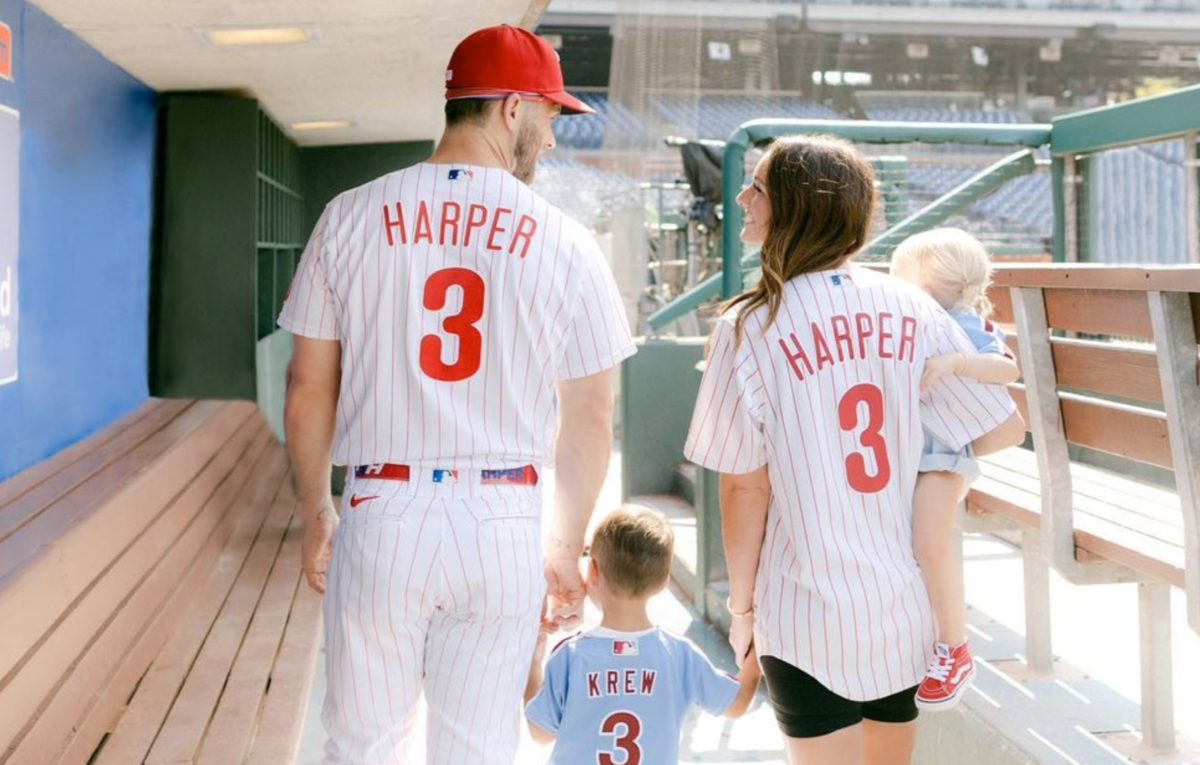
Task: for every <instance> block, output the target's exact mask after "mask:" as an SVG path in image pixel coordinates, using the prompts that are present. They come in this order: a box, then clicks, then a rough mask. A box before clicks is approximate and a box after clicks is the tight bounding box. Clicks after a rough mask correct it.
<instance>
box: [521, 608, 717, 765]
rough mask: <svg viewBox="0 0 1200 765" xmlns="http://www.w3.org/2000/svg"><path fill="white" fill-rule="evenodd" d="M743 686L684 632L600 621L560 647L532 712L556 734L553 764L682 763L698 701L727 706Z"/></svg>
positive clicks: (702, 705) (537, 722)
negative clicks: (686, 729)
mask: <svg viewBox="0 0 1200 765" xmlns="http://www.w3.org/2000/svg"><path fill="white" fill-rule="evenodd" d="M737 690H738V684H737V681H736V680H734V679H733V678H732V677H730V676H729V675H726V674H725V673H723V672H720V671H719V670H717V669H716V668H714V667H713V666H712V664H711V663H710V662H709V661H708V659H707V658H705V656H704V655H703V654H702V653H701V652H700V650H699V649H698V648H696V646H695V645H694V644H692V643H691V642H690V641H688V640H686V639H684V638H680V637H677V636H675V635H672V634H670V633H668V632H665V631H663V630H661V629H657V628H654V629H650V630H646V631H644V632H617V631H613V630H606V629H602V628H597V629H595V630H592V631H590V632H586V633H584V634H582V635H578V636H575V637H573V638H570V639H568V640H567V641H565V642H564V643H563V644H561V645H560V646H559V647H558V648H557V649H555V652H554V653H553V654H552V655H551V657H550V660H549V662H548V664H547V667H546V679H545V684H544V685H543V687H542V690H541V691H540V692H539V693H538V695H537V696H536V697H535V698H534V699H533V700H532V701H531V702H530V705H529V708H528V709H527V711H526V714H527V716H528V717H529V719H530V721H531V722H532V723H534V724H535V725H539V726H540V727H542V728H544V729H546V730H548V731H550V732H551V733H554V734H555V736H556V741H555V745H554V753H553V754H552V755H551V759H550V762H551V764H552V765H578V764H579V763H595V762H600V763H612V764H613V765H616V764H619V763H639V762H640V763H674V762H677V761H678V753H679V736H680V731H681V730H682V727H683V722H684V718H685V717H686V715H687V713H688V711H689V710H690V709H691V707H692V706H693V705H696V706H699V707H700V708H702V709H705V710H706V711H708V712H710V713H712V714H721V713H722V712H724V711H725V710H726V709H728V708H729V705H730V704H731V703H732V702H733V699H734V697H735V696H736V694H737Z"/></svg>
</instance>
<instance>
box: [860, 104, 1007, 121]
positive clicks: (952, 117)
mask: <svg viewBox="0 0 1200 765" xmlns="http://www.w3.org/2000/svg"><path fill="white" fill-rule="evenodd" d="M867 116H868V117H869V118H870V119H873V120H879V121H882V122H976V123H982V124H985V125H1011V124H1016V123H1019V122H1021V119H1020V117H1019V116H1018V115H1017V114H1016V112H1009V111H985V110H982V109H929V108H888V109H868V110H867Z"/></svg>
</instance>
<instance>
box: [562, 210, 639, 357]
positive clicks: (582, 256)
mask: <svg viewBox="0 0 1200 765" xmlns="http://www.w3.org/2000/svg"><path fill="white" fill-rule="evenodd" d="M579 233H580V237H581V239H582V240H583V241H581V242H580V243H579V244H578V245H577V247H578V250H579V251H578V253H577V257H578V261H577V262H576V264H575V266H574V268H575V269H577V270H578V271H579V277H578V281H579V299H578V300H577V301H576V305H575V306H572V307H571V308H573V309H574V316H573V317H572V319H571V323H570V325H569V326H568V327H567V333H566V338H565V341H564V343H563V346H562V354H561V357H560V360H559V364H558V379H560V380H572V379H575V378H578V377H587V376H588V375H594V374H596V373H597V372H603V371H604V370H605V369H611V368H612V367H614V366H616V365H617V364H619V363H621V361H623V360H624V359H627V358H629V357H630V356H632V355H633V354H634V351H635V350H636V349H635V347H634V344H633V336H632V334H631V333H630V331H629V319H628V318H627V317H626V315H625V306H624V304H623V303H622V301H621V293H620V291H619V290H618V289H617V282H616V279H614V278H613V275H612V271H611V270H610V269H609V267H608V263H607V262H606V261H605V260H604V254H603V253H602V252H600V248H599V247H597V246H596V243H595V241H593V240H592V238H591V234H589V233H587V232H586V231H580V232H579ZM572 278H574V277H572Z"/></svg>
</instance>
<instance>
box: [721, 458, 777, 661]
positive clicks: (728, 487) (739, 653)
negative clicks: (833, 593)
mask: <svg viewBox="0 0 1200 765" xmlns="http://www.w3.org/2000/svg"><path fill="white" fill-rule="evenodd" d="M720 495H721V530H722V532H723V533H724V537H725V563H726V565H727V566H728V568H729V608H730V611H731V613H733V614H734V617H733V627H732V628H731V629H730V631H729V641H730V643H732V644H733V649H734V653H735V658H736V659H737V664H738V666H739V667H741V666H742V662H743V661H744V660H745V659H746V657H747V655H748V654H749V652H750V643H751V640H752V638H753V630H752V629H751V628H752V627H753V624H754V619H753V611H754V579H755V577H756V576H757V575H758V559H759V556H760V554H761V553H762V544H763V537H765V536H766V533H767V504H768V503H769V502H770V499H771V482H770V479H769V478H768V476H767V468H766V466H763V467H761V468H759V469H758V470H754V471H751V472H749V473H736V474H735V473H721V485H720Z"/></svg>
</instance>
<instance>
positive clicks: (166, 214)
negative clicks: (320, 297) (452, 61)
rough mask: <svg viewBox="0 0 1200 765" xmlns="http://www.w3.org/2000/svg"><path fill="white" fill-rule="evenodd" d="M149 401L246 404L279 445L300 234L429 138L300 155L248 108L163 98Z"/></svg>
mask: <svg viewBox="0 0 1200 765" xmlns="http://www.w3.org/2000/svg"><path fill="white" fill-rule="evenodd" d="M160 144H161V149H160V162H159V194H158V207H157V214H156V233H155V250H154V267H153V275H152V294H151V317H150V327H151V329H150V332H151V338H150V349H151V351H150V356H151V358H150V392H151V395H154V396H160V397H165V398H217V399H245V400H256V401H258V402H259V404H260V405H261V406H262V407H263V411H264V412H265V413H266V414H267V417H268V419H269V420H270V421H271V424H272V426H273V427H274V428H275V430H276V433H277V434H279V435H281V436H282V411H283V390H284V370H285V367H286V364H287V360H288V358H289V357H290V355H291V336H290V335H289V334H288V333H286V332H283V331H282V330H279V329H277V328H276V326H275V318H276V316H278V314H279V310H280V308H281V307H282V305H283V296H284V294H285V292H286V290H287V286H288V284H290V283H291V279H292V275H293V274H294V273H295V269H296V264H297V263H298V262H299V259H300V255H301V253H302V252H303V250H304V245H305V243H306V242H307V240H308V235H309V232H310V231H311V230H312V226H313V225H315V223H316V221H317V218H318V217H319V216H320V214H321V211H322V210H323V209H324V207H325V205H326V204H327V203H328V202H329V201H330V200H331V199H333V197H335V196H337V194H339V193H341V192H342V191H344V190H346V189H348V188H353V187H354V186H357V185H360V184H363V183H366V182H367V181H369V180H371V179H373V178H376V177H378V176H380V175H383V174H386V173H388V172H392V171H394V170H398V169H401V168H403V167H408V166H409V165H412V164H414V163H416V162H419V161H421V160H423V159H425V158H426V157H428V156H429V154H430V153H431V152H432V150H433V142H432V141H420V142H411V143H395V144H369V145H357V146H334V147H319V148H315V147H314V148H300V147H298V146H296V144H295V143H293V142H292V141H291V140H290V139H288V137H287V136H286V135H285V134H284V133H283V131H282V130H280V128H279V127H278V125H276V124H275V123H274V121H273V120H272V119H271V118H270V117H269V116H268V115H267V114H266V112H264V111H263V110H262V109H261V107H260V106H259V104H258V102H257V101H256V100H254V99H251V98H244V97H237V96H230V95H224V94H213V93H178V94H167V95H164V96H162V98H161V111H160Z"/></svg>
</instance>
